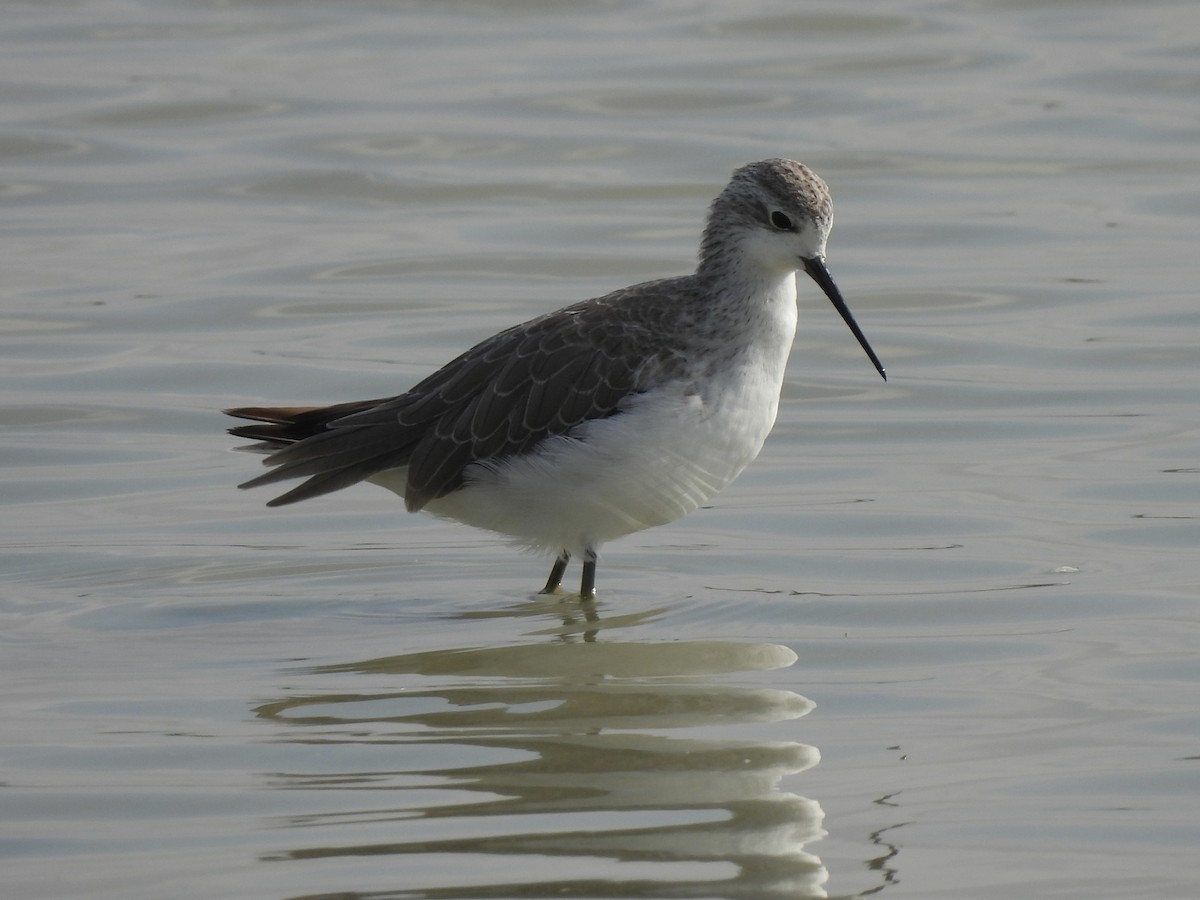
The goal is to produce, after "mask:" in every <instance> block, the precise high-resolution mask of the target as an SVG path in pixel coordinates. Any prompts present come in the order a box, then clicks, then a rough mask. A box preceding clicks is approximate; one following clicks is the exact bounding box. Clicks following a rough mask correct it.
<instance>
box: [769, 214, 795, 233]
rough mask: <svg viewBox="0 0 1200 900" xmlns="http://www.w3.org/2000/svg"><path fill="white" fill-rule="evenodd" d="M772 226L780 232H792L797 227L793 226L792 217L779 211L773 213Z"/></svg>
mask: <svg viewBox="0 0 1200 900" xmlns="http://www.w3.org/2000/svg"><path fill="white" fill-rule="evenodd" d="M771 224H772V225H774V226H775V227H776V228H778V229H779V230H780V231H791V230H792V229H793V228H795V227H796V226H795V225H793V224H792V219H791V216H788V215H787V214H786V213H781V212H780V211H779V210H775V212H773V213H771Z"/></svg>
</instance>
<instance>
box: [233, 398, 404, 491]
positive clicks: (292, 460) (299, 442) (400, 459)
mask: <svg viewBox="0 0 1200 900" xmlns="http://www.w3.org/2000/svg"><path fill="white" fill-rule="evenodd" d="M383 402H384V401H383V400H365V401H356V402H353V403H341V404H338V405H336V406H278V407H259V406H245V407H239V408H237V409H227V410H225V413H226V415H230V416H233V417H235V418H238V419H249V420H251V421H252V422H254V423H255V424H253V425H239V426H237V427H236V428H230V429H229V433H230V434H232V435H235V436H237V437H244V438H249V439H250V440H253V441H259V443H257V444H251V445H249V446H246V447H240V448H238V449H245V450H254V451H257V452H260V453H262V452H265V453H269V454H271V455H270V456H268V457H267V458H266V459H264V460H263V464H264V465H267V466H273V467H277V468H272V470H271V471H269V472H264V473H263V474H262V475H259V476H258V477H257V478H252V479H250V480H249V481H247V482H245V483H243V484H240V485H238V487H241V488H252V487H259V486H261V485H264V484H273V483H275V482H277V481H285V480H287V479H289V478H305V477H307V479H308V480H307V481H305V482H304V483H303V484H300V485H298V486H297V487H294V488H292V490H290V491H288V492H287V493H285V494H283V495H281V496H279V497H276V498H274V499H273V500H270V501H269V502H268V503H267V506H283V505H286V504H288V503H295V502H297V501H299V500H306V499H308V498H309V497H317V496H320V495H321V494H328V493H331V492H333V491H336V490H340V489H341V488H344V487H349V486H350V485H352V484H355V483H356V482H359V481H362V480H363V479H365V478H369V477H370V476H371V475H374V474H375V473H376V472H382V471H384V470H385V469H393V468H397V467H399V466H403V465H405V464H406V463H407V462H408V456H409V455H410V453H411V448H409V447H406V446H405V437H407V435H405V434H404V431H405V429H403V428H402V427H401V426H400V425H399V422H398V421H396V422H395V427H394V429H393V428H388V427H382V428H378V430H376V429H372V428H370V427H369V426H366V425H349V426H338V425H334V423H336V422H337V420H339V419H343V418H345V417H346V416H350V415H354V414H355V413H360V412H364V411H366V410H369V409H372V408H373V407H376V406H378V405H379V404H380V403H383ZM388 420H391V421H395V420H394V419H393V417H390V416H389V417H388V419H387V420H385V422H387V421H388ZM388 424H390V422H388ZM367 431H375V433H374V435H368V434H364V432H367Z"/></svg>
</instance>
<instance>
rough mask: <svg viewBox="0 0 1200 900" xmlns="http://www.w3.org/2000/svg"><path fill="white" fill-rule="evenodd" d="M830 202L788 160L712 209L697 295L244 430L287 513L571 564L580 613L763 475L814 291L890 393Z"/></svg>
mask: <svg viewBox="0 0 1200 900" xmlns="http://www.w3.org/2000/svg"><path fill="white" fill-rule="evenodd" d="M832 220H833V206H832V202H831V200H830V196H829V189H828V188H827V187H826V185H825V182H823V181H822V180H821V179H820V178H819V177H818V176H817V175H816V174H815V173H814V172H813V171H812V170H811V169H809V168H808V167H807V166H804V165H802V164H801V163H798V162H794V161H792V160H786V159H768V160H763V161H761V162H755V163H751V164H749V165H746V166H743V167H742V168H740V169H738V170H737V171H735V172H734V173H733V177H732V179H731V180H730V182H729V185H728V186H727V187H726V188H725V189H724V190H723V191H722V192H721V194H720V195H719V196H718V197H717V198H716V200H714V201H713V203H712V206H711V207H710V209H709V213H708V222H707V225H706V226H705V229H704V234H703V238H702V239H701V243H700V262H699V265H698V267H697V268H696V271H695V273H694V274H692V275H683V276H680V277H678V278H666V279H662V280H658V281H648V282H645V283H644V284H637V285H634V286H632V287H627V288H624V289H622V290H619V291H615V292H613V293H611V294H607V295H605V296H603V297H597V298H595V299H592V300H585V301H583V302H582V303H576V304H574V305H572V306H566V307H564V308H562V309H560V310H557V311H556V312H552V313H547V314H546V315H543V316H539V317H538V318H535V319H531V320H530V321H528V322H524V323H522V324H520V325H515V326H513V327H512V328H509V329H507V330H505V331H501V332H500V333H499V334H496V335H493V336H492V337H490V338H488V339H486V340H485V341H483V342H481V343H479V344H477V345H476V346H474V347H472V348H471V349H470V350H468V351H467V352H466V353H464V354H462V355H461V356H459V357H458V358H457V359H454V360H453V361H451V362H449V363H447V364H446V365H445V366H443V367H442V368H441V369H439V370H438V371H436V372H434V373H433V374H432V375H430V376H429V377H427V378H425V379H424V380H423V381H421V382H420V383H419V384H417V385H416V386H415V387H413V388H412V389H411V390H408V391H406V392H405V393H403V394H400V395H398V396H395V397H385V398H381V399H378V400H359V401H354V402H350V403H340V404H337V405H335V406H322V407H241V408H238V409H230V410H226V412H227V413H228V414H229V415H231V416H235V417H237V418H240V419H249V420H252V421H253V422H254V423H255V424H252V425H240V426H238V427H236V428H231V429H230V430H229V431H230V433H231V434H234V435H237V436H238V437H244V438H250V439H252V440H255V441H259V442H260V443H258V444H255V445H252V446H251V447H250V449H253V450H257V451H260V452H264V453H267V454H269V455H268V456H267V457H266V459H264V460H263V462H264V464H265V465H267V466H269V467H271V468H270V471H268V472H265V473H263V474H262V475H259V476H258V477H257V478H253V479H251V480H250V481H247V482H245V483H244V484H242V485H241V487H243V488H250V487H258V486H260V485H266V484H273V483H275V482H278V481H285V480H287V479H292V478H304V479H306V480H305V481H304V482H303V483H301V484H300V485H298V486H297V487H294V488H292V489H291V490H290V491H288V492H287V493H285V494H283V495H282V496H279V497H276V498H275V499H273V500H271V501H270V502H269V503H268V504H267V505H268V506H282V505H285V504H288V503H294V502H296V501H298V500H307V499H308V498H310V497H316V496H319V495H321V494H327V493H329V492H331V491H336V490H339V489H341V488H344V487H347V486H348V485H351V484H355V483H356V482H359V481H369V482H371V483H373V484H378V485H381V486H382V487H385V488H388V489H389V490H391V491H394V492H395V493H397V494H399V495H400V496H401V497H403V498H404V503H405V506H406V507H407V508H408V510H409V512H416V511H418V510H423V511H425V512H427V513H432V514H433V515H435V516H442V517H445V518H450V519H455V520H457V521H459V522H464V523H466V524H467V525H474V526H476V527H477V528H485V529H487V530H489V531H493V532H497V533H499V534H501V535H505V536H507V537H508V538H510V539H512V540H513V541H514V542H516V543H518V544H520V545H523V546H525V547H527V548H530V549H535V550H540V551H543V552H547V551H548V552H549V553H551V554H553V555H554V557H555V562H554V566H553V568H552V569H551V572H550V577H549V579H548V580H547V582H546V586H545V588H544V589H543V590H544V592H545V593H552V592H554V591H556V590H557V589H558V588H559V586H560V584H561V582H562V578H563V574H564V573H565V571H566V567H567V563H568V561H569V560H570V559H571V557H572V556H578V557H580V558H581V559H582V561H583V572H582V578H581V581H580V595H581V596H582V597H583V598H585V599H591V598H593V597H594V596H595V592H596V554H597V551H598V550H599V548H600V546H601V545H602V544H604V543H605V542H607V541H611V540H613V539H614V538H619V537H622V536H623V535H627V534H632V533H633V532H635V531H640V530H642V529H644V528H650V527H651V526H654V525H663V524H666V523H667V522H672V521H674V520H675V519H678V518H679V517H680V516H683V515H685V514H686V513H689V512H691V511H692V510H694V509H696V507H698V506H700V505H701V504H702V503H705V502H707V501H708V500H709V499H711V498H712V497H713V496H714V495H715V494H716V493H717V492H718V491H720V490H721V489H722V488H724V487H725V486H726V485H727V484H729V483H730V482H731V481H733V479H734V478H736V477H737V476H738V474H739V473H740V472H741V471H742V469H744V468H745V467H746V465H747V464H748V463H750V461H751V460H753V459H754V458H755V457H756V456H757V455H758V452H759V450H760V449H761V448H762V445H763V442H764V441H765V440H766V437H767V434H768V433H769V432H770V431H771V428H772V426H773V425H774V423H775V415H776V411H777V409H778V406H779V393H780V389H781V387H782V385H783V376H784V368H785V366H786V364H787V359H788V353H789V351H790V350H791V346H792V341H793V339H794V337H795V332H796V277H795V276H796V273H797V272H798V271H801V270H803V271H804V272H806V273H807V274H808V275H809V277H810V278H812V280H813V281H815V282H816V283H817V284H818V285H819V286H820V288H821V290H822V291H824V292H825V295H826V296H827V297H828V298H829V299H830V300H831V301H832V302H833V305H834V307H835V308H836V309H837V311H838V312H839V313H840V314H841V316H842V318H843V319H844V320H845V322H846V324H847V325H848V326H849V327H850V330H851V331H852V332H853V333H854V336H855V337H856V338H857V339H858V342H859V344H861V345H862V348H863V349H864V350H865V351H866V353H867V355H868V356H869V357H870V359H871V362H872V363H874V365H875V368H876V369H877V370H878V371H879V374H880V375H881V376H883V377H884V378H885V379H886V378H887V375H886V373H885V372H884V368H883V365H882V364H881V363H880V361H879V358H878V357H877V356H876V355H875V351H874V350H872V349H871V345H870V344H869V343H868V342H867V339H866V337H865V336H864V335H863V333H862V331H861V330H860V329H859V327H858V324H857V323H856V322H855V321H854V317H853V315H852V314H851V313H850V310H849V309H848V308H847V306H846V303H845V301H844V300H843V299H842V296H841V293H840V292H839V291H838V289H837V286H836V285H835V284H834V282H833V278H832V277H831V276H830V274H829V270H828V269H827V268H826V265H825V242H826V239H827V238H828V236H829V230H830V226H831V224H832Z"/></svg>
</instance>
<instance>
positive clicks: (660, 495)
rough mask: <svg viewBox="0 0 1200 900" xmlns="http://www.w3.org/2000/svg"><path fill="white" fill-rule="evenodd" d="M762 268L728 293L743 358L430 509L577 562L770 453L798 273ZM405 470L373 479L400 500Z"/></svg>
mask: <svg viewBox="0 0 1200 900" xmlns="http://www.w3.org/2000/svg"><path fill="white" fill-rule="evenodd" d="M794 258H795V257H793V259H794ZM754 268H755V269H757V271H756V272H755V273H754V274H755V276H756V277H754V278H752V279H751V280H752V281H753V282H754V283H753V284H747V283H745V279H746V275H747V273H745V272H739V273H737V276H738V277H737V280H738V281H739V282H740V283H739V284H737V285H736V286H734V285H728V286H727V287H728V288H732V291H731V293H734V294H736V295H740V297H741V298H742V302H741V303H739V304H737V305H738V307H739V308H738V309H737V310H736V311H735V312H736V314H735V315H733V316H732V317H729V318H730V321H731V323H732V322H736V325H731V333H730V334H729V335H728V340H729V344H728V345H727V346H728V347H729V348H730V349H736V352H735V353H733V356H732V361H731V362H730V364H729V365H728V366H727V367H726V368H725V369H724V370H722V371H720V372H717V373H715V374H714V375H712V376H710V377H708V378H706V379H701V380H700V381H699V382H696V381H687V380H679V381H676V382H674V383H668V384H660V385H657V386H655V387H654V388H653V389H652V390H650V391H648V392H646V393H642V394H637V395H634V396H633V397H631V398H630V401H629V403H628V405H627V406H626V407H625V408H624V409H623V411H622V412H620V413H618V414H617V415H613V416H609V417H607V418H603V419H595V420H592V421H589V422H586V423H584V424H583V425H582V426H580V427H578V428H576V429H575V430H573V431H572V432H571V433H570V434H569V435H563V436H557V437H551V438H547V439H546V440H544V441H542V442H541V443H540V444H538V445H537V447H536V448H535V449H534V451H533V452H531V453H528V454H525V455H524V456H521V457H514V458H510V459H507V460H503V461H501V462H500V463H498V464H495V465H493V464H488V463H477V464H474V465H472V466H469V467H468V468H467V469H466V471H465V473H464V475H465V484H464V486H463V487H462V488H461V489H459V490H457V491H454V492H453V493H451V494H448V495H447V496H445V497H441V498H439V499H437V500H434V501H432V502H430V503H429V504H428V505H426V507H425V510H424V511H425V512H428V513H431V514H433V515H436V516H441V517H446V518H450V519H455V520H457V521H459V522H463V523H465V524H468V525H473V526H475V527H478V528H484V529H487V530H489V531H494V532H497V533H499V534H502V535H505V536H507V537H509V538H511V539H513V540H514V541H515V542H517V543H519V544H521V545H524V546H526V547H529V548H531V549H536V550H542V551H548V552H551V553H559V552H561V551H563V550H566V551H567V552H569V553H571V554H573V555H580V554H583V553H585V552H586V551H589V550H591V551H594V550H596V549H597V548H599V546H600V545H601V544H603V543H605V542H607V541H610V540H613V539H614V538H618V537H622V536H623V535H627V534H631V533H633V532H635V531H640V530H642V529H644V528H650V527H652V526H654V525H663V524H666V523H667V522H672V521H674V520H675V519H678V518H679V517H681V516H683V515H685V514H687V513H689V512H691V511H692V510H694V509H696V508H697V507H698V506H700V505H701V504H703V503H705V502H707V501H708V500H710V499H711V498H712V497H713V496H714V495H715V494H717V492H718V491H720V490H721V489H722V488H724V487H725V486H726V485H728V484H729V483H730V482H731V481H733V479H734V478H736V477H737V476H738V474H740V473H741V471H742V470H743V469H744V468H745V467H746V466H747V465H748V464H749V463H750V462H751V461H753V460H754V458H755V457H756V456H758V453H759V451H760V450H761V449H762V446H763V442H764V441H765V440H766V438H767V435H768V434H769V433H770V431H771V428H772V426H773V425H774V423H775V416H776V413H777V411H778V407H779V392H780V388H781V386H782V384H783V375H784V369H785V367H786V365H787V358H788V353H789V351H790V350H791V346H792V342H793V340H794V337H795V333H796V279H795V274H794V271H787V272H781V271H764V270H763V269H759V268H758V267H757V266H756V267H754ZM718 316H720V313H719V312H718ZM718 321H720V318H718ZM699 368H700V362H699V361H698V362H697V369H699ZM406 474H407V473H406V471H405V470H404V469H394V470H391V471H388V472H381V473H379V474H378V475H376V476H374V477H372V478H371V479H370V480H371V481H372V482H374V483H376V484H379V485H382V486H383V487H386V488H388V489H389V490H392V491H394V492H396V493H398V494H400V495H401V496H403V494H404V481H405V476H406Z"/></svg>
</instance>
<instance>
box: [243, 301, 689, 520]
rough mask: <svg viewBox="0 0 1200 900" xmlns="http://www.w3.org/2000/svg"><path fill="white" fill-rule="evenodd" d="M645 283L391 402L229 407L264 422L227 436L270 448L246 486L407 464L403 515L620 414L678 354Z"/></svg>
mask: <svg viewBox="0 0 1200 900" xmlns="http://www.w3.org/2000/svg"><path fill="white" fill-rule="evenodd" d="M686 280H687V279H670V280H669V281H670V282H672V283H674V284H673V286H674V290H671V291H666V290H664V288H665V287H666V286H667V282H652V283H648V284H644V285H638V286H636V287H634V288H628V289H626V290H624V291H619V292H617V293H615V294H609V295H607V296H605V297H601V298H599V299H596V300H589V301H586V302H584V303H580V304H576V305H575V306H568V307H566V308H564V309H561V310H558V311H557V312H553V313H550V314H548V315H546V316H542V317H540V318H538V319H533V320H531V321H529V322H526V323H524V324H522V325H517V326H515V327H513V328H510V329H508V330H507V331H502V332H500V333H499V334H497V335H494V336H493V337H490V338H488V339H487V340H485V341H483V342H482V343H480V344H478V345H476V346H475V347H473V348H472V349H470V350H468V351H467V352H466V353H464V354H462V355H461V356H459V357H458V358H457V359H455V360H453V361H451V362H450V363H448V364H447V365H446V366H444V367H443V368H441V369H439V370H438V371H437V372H434V373H433V374H432V375H430V376H429V377H428V378H426V379H425V380H423V381H422V382H420V383H419V384H417V385H416V386H415V387H414V388H413V389H412V390H410V391H408V392H407V393H405V394H401V395H400V396H398V397H392V398H388V399H384V400H376V401H362V402H358V403H347V404H340V405H339V406H336V407H326V408H324V409H301V410H269V409H241V410H230V411H229V412H230V413H231V414H232V415H237V416H240V417H242V418H249V419H254V420H256V421H259V422H267V423H268V424H266V425H252V426H242V427H240V428H235V429H231V432H232V433H234V434H238V435H240V436H243V437H250V438H254V439H256V440H260V441H262V442H263V444H262V445H260V446H262V447H263V449H268V450H273V451H274V452H272V453H271V455H270V456H268V457H267V458H266V459H265V460H264V462H265V464H266V465H269V466H272V467H273V468H272V471H270V472H267V473H265V474H263V475H261V476H259V477H258V478H255V479H253V480H251V481H248V482H246V483H245V484H244V485H242V486H243V487H254V486H257V485H262V484H270V483H273V482H277V481H283V480H286V479H290V478H300V477H304V478H307V479H308V480H307V481H305V482H304V483H303V484H301V485H299V486H298V487H296V488H294V489H292V490H291V491H289V492H287V493H286V494H283V495H282V496H280V497H277V498H275V499H274V500H272V501H271V502H270V504H269V505H271V506H277V505H282V504H286V503H294V502H296V501H298V500H304V499H307V498H308V497H315V496H318V495H320V494H325V493H329V492H331V491H335V490H338V489H339V488H342V487H346V486H347V485H350V484H353V483H355V482H357V481H362V480H363V479H365V478H369V477H370V476H371V475H374V474H376V473H378V472H382V471H385V470H387V469H395V468H399V467H401V466H407V467H408V485H407V489H406V491H405V504H406V506H407V507H408V509H409V510H410V511H416V510H419V509H421V508H422V507H424V506H425V505H426V504H427V503H429V502H430V501H431V500H434V499H437V498H438V497H443V496H445V495H447V494H449V493H451V492H452V491H455V490H457V489H458V488H459V487H461V486H462V484H463V472H464V470H465V469H466V468H467V466H469V465H471V464H472V463H476V462H481V461H499V460H502V459H504V458H506V457H511V456H516V455H520V454H523V453H527V452H529V451H530V450H532V449H533V447H534V446H535V445H537V443H538V442H539V441H542V440H544V439H545V438H546V437H548V436H551V435H561V434H567V433H569V432H570V431H571V429H572V428H575V427H576V426H578V425H580V424H582V423H583V422H586V421H588V420H590V419H597V418H603V417H605V416H611V415H614V414H616V413H619V412H620V411H621V408H622V404H623V403H624V401H625V400H626V398H627V397H629V396H630V395H631V394H635V393H638V392H640V391H643V390H645V389H646V388H647V387H649V386H651V385H652V384H653V382H654V378H655V377H656V373H657V372H659V371H661V369H662V365H663V362H664V360H668V359H671V358H673V357H680V356H682V350H678V349H674V350H673V349H672V347H671V342H670V340H669V335H664V334H663V330H662V329H661V328H658V327H655V326H656V324H657V321H658V319H659V318H660V316H661V313H662V309H661V307H662V305H663V300H664V295H670V296H669V299H670V300H671V301H673V302H675V303H677V302H679V300H680V296H679V293H678V292H679V290H680V288H681V287H682V283H683V282H685V281H686Z"/></svg>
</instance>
